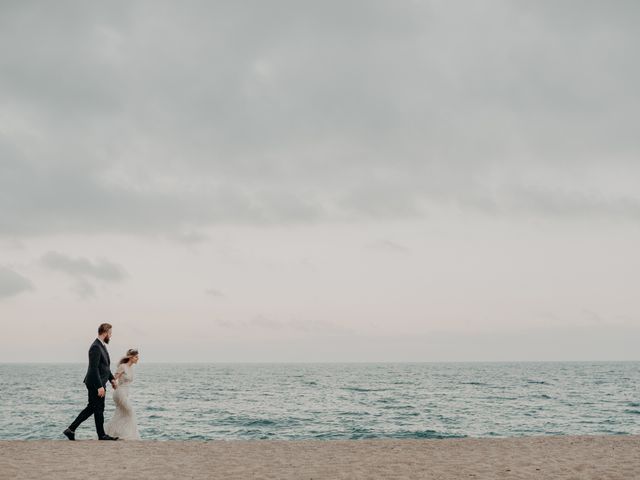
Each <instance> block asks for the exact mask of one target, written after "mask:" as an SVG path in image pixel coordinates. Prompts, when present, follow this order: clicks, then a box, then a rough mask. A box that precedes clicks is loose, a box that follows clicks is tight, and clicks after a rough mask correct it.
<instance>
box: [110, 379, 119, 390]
mask: <svg viewBox="0 0 640 480" xmlns="http://www.w3.org/2000/svg"><path fill="white" fill-rule="evenodd" d="M111 386H112V387H113V389H114V390H115V389H116V388H118V384H117V383H116V381H115V380H111Z"/></svg>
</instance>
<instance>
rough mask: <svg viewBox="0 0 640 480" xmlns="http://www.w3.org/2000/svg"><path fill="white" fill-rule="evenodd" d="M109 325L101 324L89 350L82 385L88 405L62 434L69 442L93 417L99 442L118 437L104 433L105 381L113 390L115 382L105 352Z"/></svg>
mask: <svg viewBox="0 0 640 480" xmlns="http://www.w3.org/2000/svg"><path fill="white" fill-rule="evenodd" d="M111 328H112V327H111V325H109V324H108V323H103V324H102V325H100V327H98V338H96V339H95V341H94V342H93V343H92V344H91V347H90V348H89V367H88V368H87V374H86V375H85V377H84V384H85V385H86V386H87V390H88V393H89V403H88V404H87V406H86V407H85V409H84V410H82V411H81V412H80V414H79V415H78V417H77V418H76V419H75V420H74V421H73V423H72V424H71V425H69V428H67V429H66V430H65V431H64V432H63V433H64V434H65V436H66V437H67V438H68V439H69V440H75V439H76V436H75V432H76V429H77V428H78V427H79V426H80V424H81V423H82V422H84V421H85V420H86V419H87V418H89V417H90V416H91V415H93V417H94V420H95V422H96V432H97V433H98V439H99V440H117V439H118V437H110V436H109V435H107V434H106V433H105V432H104V399H105V395H106V386H107V381H109V382H111V386H112V387H113V388H114V389H115V388H116V382H115V379H114V377H113V374H112V373H111V367H110V365H111V359H110V358H109V352H108V351H107V344H108V343H109V340H110V339H111Z"/></svg>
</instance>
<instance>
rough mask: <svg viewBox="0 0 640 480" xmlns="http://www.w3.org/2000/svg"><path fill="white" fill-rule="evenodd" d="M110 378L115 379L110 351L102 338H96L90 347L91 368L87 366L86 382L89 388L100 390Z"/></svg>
mask: <svg viewBox="0 0 640 480" xmlns="http://www.w3.org/2000/svg"><path fill="white" fill-rule="evenodd" d="M109 380H113V375H112V373H111V359H110V358H109V352H107V349H106V348H104V345H102V342H101V341H100V339H99V338H96V340H95V341H94V342H93V343H92V344H91V347H90V348H89V368H87V374H86V375H85V377H84V383H85V385H86V386H87V388H90V389H95V390H98V389H99V388H100V387H105V386H106V385H107V381H109Z"/></svg>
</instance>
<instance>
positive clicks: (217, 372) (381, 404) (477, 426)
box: [0, 362, 640, 440]
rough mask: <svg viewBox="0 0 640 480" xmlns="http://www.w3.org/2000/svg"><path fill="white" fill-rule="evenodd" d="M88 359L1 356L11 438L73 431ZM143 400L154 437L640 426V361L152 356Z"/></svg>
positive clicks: (431, 434) (1, 429)
mask: <svg viewBox="0 0 640 480" xmlns="http://www.w3.org/2000/svg"><path fill="white" fill-rule="evenodd" d="M85 370H86V365H84V364H0V439H3V440H7V439H20V440H27V439H64V437H63V436H62V430H63V429H64V428H66V427H67V426H68V425H69V423H71V421H72V420H73V419H74V418H75V416H76V415H77V414H78V413H79V412H80V410H81V409H82V408H84V406H85V405H86V402H87V391H86V388H85V386H84V384H83V383H82V379H83V377H84V373H85ZM111 394H112V392H111V391H110V390H108V392H107V402H106V411H105V418H106V419H107V420H108V419H109V417H110V416H111V415H112V413H113V409H114V406H113V401H112V399H111ZM131 401H132V404H133V406H134V409H135V412H136V415H137V418H138V424H139V428H140V434H141V436H142V438H143V439H149V440H239V439H246V440H249V439H251V440H254V439H281V440H302V439H365V438H434V439H438V438H457V437H514V436H524V435H578V434H587V435H602V434H605V435H609V434H610V435H625V434H640V362H557V363H556V362H540V363H534V362H516V363H344V364H341V363H322V364H311V363H297V364H286V363H275V364H245V363H243V364H218V363H216V364H176V363H173V364H160V363H147V364H145V363H141V364H139V365H137V366H136V367H135V380H134V383H133V385H132V387H131ZM76 435H77V438H79V439H83V438H87V439H88V438H95V430H94V423H93V419H92V418H91V419H89V420H87V421H86V422H85V423H84V424H82V425H81V426H80V428H79V429H78V430H77V432H76Z"/></svg>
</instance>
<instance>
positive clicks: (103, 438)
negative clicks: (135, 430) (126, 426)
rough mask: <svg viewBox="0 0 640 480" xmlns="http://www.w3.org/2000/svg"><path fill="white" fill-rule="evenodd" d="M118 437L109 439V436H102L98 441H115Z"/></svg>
mask: <svg viewBox="0 0 640 480" xmlns="http://www.w3.org/2000/svg"><path fill="white" fill-rule="evenodd" d="M117 439H118V437H110V436H109V435H104V436H102V437H100V438H99V440H117Z"/></svg>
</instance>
